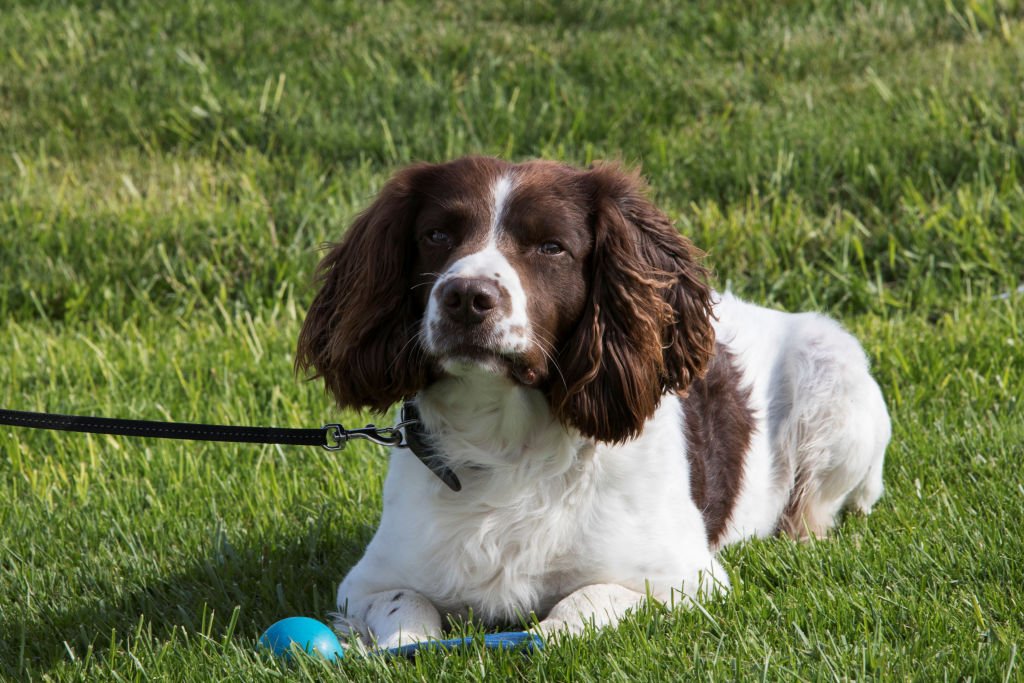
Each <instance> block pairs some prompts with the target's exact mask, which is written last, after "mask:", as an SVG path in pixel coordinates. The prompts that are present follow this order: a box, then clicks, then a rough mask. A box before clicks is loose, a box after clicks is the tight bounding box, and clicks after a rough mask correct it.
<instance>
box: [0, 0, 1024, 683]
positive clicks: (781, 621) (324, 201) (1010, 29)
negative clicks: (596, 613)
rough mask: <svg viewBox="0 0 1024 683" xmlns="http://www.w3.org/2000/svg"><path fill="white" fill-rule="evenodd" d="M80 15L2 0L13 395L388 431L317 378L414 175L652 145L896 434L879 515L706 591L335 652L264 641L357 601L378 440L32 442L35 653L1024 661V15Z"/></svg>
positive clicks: (175, 674)
mask: <svg viewBox="0 0 1024 683" xmlns="http://www.w3.org/2000/svg"><path fill="white" fill-rule="evenodd" d="M67 5H68V3H52V2H39V3H35V2H34V3H28V2H23V3H18V4H17V5H15V6H12V7H10V8H7V9H5V10H4V11H3V12H0V35H2V36H3V40H2V41H0V187H2V188H3V189H2V191H0V320H2V321H3V323H2V324H3V328H2V332H0V358H3V360H2V361H0V406H3V407H10V408H15V409H26V410H53V411H62V412H77V413H86V414H98V415H107V416H119V417H127V418H142V419H172V420H178V421H208V422H219V423H237V424H254V425H277V426H289V427H310V426H318V425H320V424H322V423H324V422H327V421H333V420H336V419H341V420H342V421H344V422H345V423H346V424H350V423H361V422H364V421H367V420H369V419H372V418H371V417H370V416H369V415H358V414H355V413H344V414H342V415H340V416H339V415H338V414H337V412H336V411H335V410H333V409H332V407H331V406H330V403H329V402H328V400H327V398H326V397H325V396H324V394H323V391H322V389H321V387H320V386H319V385H316V384H310V383H305V382H303V381H302V380H301V378H295V377H294V376H293V375H292V353H293V349H294V341H295V338H296V335H297V333H298V329H299V326H300V324H301V320H302V317H303V315H304V311H305V307H306V306H307V305H308V302H309V301H310V299H311V293H312V292H311V285H310V278H311V274H312V271H313V268H314V266H315V264H316V261H317V258H318V249H319V247H320V246H321V245H322V244H323V243H324V242H328V241H331V240H336V239H338V237H339V236H340V235H341V233H342V232H343V230H344V228H345V226H346V225H347V224H348V223H349V222H350V221H351V219H352V218H353V216H355V214H356V213H357V212H358V211H359V210H360V209H361V208H362V207H364V206H365V205H366V204H367V203H368V201H369V200H370V198H372V196H373V195H374V193H375V192H376V190H377V189H378V188H379V187H380V186H381V184H382V183H383V182H384V181H385V180H386V178H387V177H388V175H389V174H390V173H391V172H392V171H393V169H394V168H395V167H397V166H400V165H401V164H404V163H407V162H410V161H414V160H420V159H426V160H442V159H446V158H450V157H453V156H457V155H460V154H465V153H491V154H501V155H503V156H506V157H509V158H512V159H523V158H531V157H537V156H543V157H548V158H556V159H562V160H565V161H568V162H570V163H577V164H586V163H589V162H591V161H593V160H595V159H601V158H619V159H623V160H625V161H626V162H628V163H636V164H642V166H643V168H644V172H645V175H646V176H647V177H648V179H649V180H650V183H651V186H652V192H653V196H654V198H655V199H656V201H657V202H658V204H659V205H660V206H662V207H663V208H664V209H665V210H666V211H667V212H668V213H669V214H670V215H671V216H672V217H673V218H674V219H675V220H676V222H677V224H678V225H679V227H680V230H681V231H682V232H684V233H685V234H687V235H689V236H690V237H691V238H692V239H693V240H694V241H695V242H696V243H697V244H698V245H699V246H701V247H702V248H703V249H705V250H706V251H707V254H708V256H707V263H708V265H709V266H710V267H711V268H712V270H713V272H714V277H715V281H716V283H717V285H718V286H719V287H721V288H730V289H733V290H734V291H736V292H737V293H739V294H741V295H743V296H745V297H748V298H750V299H752V300H755V301H758V302H761V303H765V304H767V305H772V306H777V307H783V308H791V309H797V308H799V309H814V310H821V311H825V312H828V313H830V314H832V315H835V316H837V317H839V318H840V319H841V320H842V321H843V323H844V324H845V325H846V326H847V327H848V328H849V329H851V330H852V331H853V332H854V333H855V334H857V335H858V337H859V338H861V339H862V340H863V342H864V346H865V348H866V349H867V351H868V354H869V356H870V357H871V359H872V363H873V367H874V373H875V375H876V377H877V378H878V379H879V382H880V384H881V385H882V387H883V391H884V393H885V395H886V399H887V402H888V404H889V406H890V409H891V411H892V415H893V422H894V438H893V443H892V445H891V447H890V450H889V456H888V462H887V472H886V486H887V493H886V496H885V497H884V498H883V499H882V500H881V501H880V503H879V504H878V507H877V508H876V511H875V513H874V514H872V515H871V516H870V517H868V518H860V517H854V518H850V519H848V520H846V522H845V523H844V524H843V525H842V526H841V527H840V528H839V530H838V531H837V533H836V534H835V537H834V538H832V539H830V540H828V541H825V542H820V543H811V544H795V543H792V542H790V541H787V540H783V539H771V540H765V541H757V542H753V543H748V544H745V545H742V546H739V547H733V548H729V549H727V550H726V551H725V552H724V556H723V560H724V563H725V565H726V566H727V567H728V569H729V571H730V574H731V577H732V579H733V583H734V590H733V592H732V594H731V595H730V596H729V597H727V598H725V599H724V600H721V601H717V602H715V603H713V604H709V605H707V606H706V610H691V611H679V610H677V611H666V610H663V609H660V608H658V607H656V606H648V607H645V608H644V609H642V610H641V611H640V612H639V613H638V614H637V615H635V616H634V617H631V618H630V619H628V620H627V621H626V623H625V624H624V625H623V626H622V627H621V628H619V629H617V630H614V631H606V632H600V633H595V634H591V635H589V636H587V637H585V638H583V639H581V640H574V641H565V642H560V643H556V644H554V645H553V646H551V647H549V648H548V649H547V650H546V651H545V652H543V653H539V654H537V655H534V656H532V657H530V658H523V657H520V656H518V655H512V654H503V653H484V652H481V651H479V650H469V651H466V652H462V653H457V654H453V655H450V656H435V655H429V656H424V657H421V658H420V659H419V660H417V661H416V662H415V663H411V664H410V663H406V662H396V661H389V660H380V659H369V660H352V661H346V662H345V663H344V664H343V665H341V667H339V668H333V669H332V668H329V667H326V666H324V665H321V664H317V663H316V662H312V661H310V662H301V663H299V664H296V665H292V666H281V665H279V664H278V663H276V662H273V661H272V660H270V659H269V658H267V657H266V656H263V655H260V654H259V653H257V652H256V650H255V640H256V638H257V637H258V635H259V633H260V632H261V631H262V629H263V628H265V627H266V626H267V625H269V624H270V623H271V622H272V621H274V620H276V619H278V618H281V617H284V616H291V615H298V614H302V615H309V616H314V617H318V618H321V619H324V618H326V614H327V612H328V611H329V610H330V609H331V608H332V607H333V594H334V590H335V588H336V585H337V581H338V580H339V579H340V578H341V576H342V575H343V574H344V573H345V571H346V570H347V568H348V567H350V566H351V564H352V563H353V562H355V561H356V559H357V558H358V557H359V555H360V553H361V551H362V549H363V547H364V546H365V544H366V542H367V541H368V540H369V538H370V536H371V534H372V532H373V529H374V525H375V523H376V520H377V519H378V515H379V510H380V486H381V481H382V478H383V475H384V468H385V466H384V459H383V457H382V456H383V453H382V451H381V450H379V449H377V448H375V447H372V446H367V445H366V444H357V445H352V446H349V447H348V448H347V449H346V450H344V451H342V452H340V453H336V454H327V453H324V452H321V451H318V450H315V449H298V448H276V447H270V446H247V445H230V444H200V443H192V442H160V441H148V440H130V439H121V438H114V437H101V436H84V435H57V434H54V433H47V432H29V431H23V430H14V429H7V428H4V429H2V430H0V673H2V674H6V675H7V676H10V677H12V678H25V677H28V678H34V679H41V678H46V677H48V678H51V679H60V680H73V679H82V678H88V679H90V680H92V679H100V680H105V679H111V680H112V679H133V680H134V679H138V680H145V679H166V680H196V681H205V680H211V679H221V678H227V679H261V678H280V677H283V676H287V677H294V678H301V679H310V680H312V679H317V680H322V679H325V678H331V677H333V676H335V675H336V676H338V677H341V678H346V677H348V678H356V679H361V680H362V679H365V680H381V679H384V680H414V679H415V680H422V679H433V678H437V677H440V676H448V677H452V678H458V679H480V678H483V677H484V676H489V677H496V678H500V677H518V678H529V679H549V680H569V679H571V680H595V681H597V680H600V681H606V680H637V679H641V680H644V679H651V680H654V679H658V680H660V679H663V678H682V679H715V680H717V679H723V678H725V679H754V678H757V679H759V680H761V679H767V680H775V679H789V678H800V679H812V680H819V679H861V680H863V679H873V678H877V679H890V680H905V679H925V680H933V679H973V680H1016V679H1018V678H1020V675H1021V674H1020V671H1021V666H1022V664H1021V654H1020V650H1021V646H1022V644H1024V618H1022V617H1021V615H1022V614H1024V590H1022V585H1024V562H1022V558H1024V541H1022V539H1021V534H1020V533H1019V529H1021V528H1024V474H1022V471H1021V467H1020V463H1021V462H1022V461H1024V446H1022V444H1024V419H1022V417H1021V415H1022V406H1021V397H1022V396H1024V348H1022V345H1024V340H1022V334H1021V330H1022V329H1024V296H1022V295H1020V294H1013V292H1015V290H1016V289H1017V287H1018V286H1019V285H1020V284H1021V282H1022V281H1024V191H1022V189H1021V169H1022V163H1024V149H1022V145H1021V140H1022V139H1024V123H1022V122H1024V111H1022V104H1021V102H1022V100H1021V97H1020V74H1021V73H1022V70H1024V7H1022V6H1021V4H1020V3H1019V2H1015V1H1012V0H972V1H971V2H949V3H942V2H927V1H925V0H905V1H901V2H869V3H854V2H847V1H839V0H835V1H826V2H817V3H774V2H758V3H749V2H742V3H741V2H728V3H710V2H696V3H678V2H667V1H665V2H660V1H640V0H633V1H627V2H620V1H616V2H597V3H593V2H567V3H543V2H538V3H490V2H470V3H435V4H433V5H429V6H428V5H421V4H418V3H407V2H397V3H394V2H393V3H384V4H380V5H365V4H364V3H344V2H343V3H333V2H331V3H328V2H276V3H262V2H260V3H226V2H221V1H219V0H218V1H215V2H206V3H200V2H175V3H145V2H144V3H130V4H125V5H123V6H122V5H120V4H117V3H108V4H106V5H104V6H103V7H93V6H88V7H87V6H85V5H84V4H80V3H74V6H71V7H68V6H67ZM378 419H379V418H378ZM468 628H469V629H470V630H472V629H473V628H474V627H473V626H472V625H470V626H469V627H468Z"/></svg>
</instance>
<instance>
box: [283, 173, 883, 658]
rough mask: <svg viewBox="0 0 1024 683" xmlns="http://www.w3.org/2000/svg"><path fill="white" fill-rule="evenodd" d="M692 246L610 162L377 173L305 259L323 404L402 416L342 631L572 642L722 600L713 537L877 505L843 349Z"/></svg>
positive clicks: (310, 360) (797, 532)
mask: <svg viewBox="0 0 1024 683" xmlns="http://www.w3.org/2000/svg"><path fill="white" fill-rule="evenodd" d="M702 257H703V255H702V254H701V253H700V252H699V251H698V250H697V248H695V247H694V246H693V245H692V244H691V243H690V241H689V240H687V239H686V238H685V237H683V236H682V235H680V234H679V232H678V231H677V230H676V229H675V228H674V227H673V225H672V223H671V221H670V220H669V219H668V218H667V217H666V216H665V214H664V213H662V212H661V211H660V210H658V209H657V208H656V207H655V206H654V205H653V204H652V203H651V201H650V200H649V199H648V198H647V186H646V185H645V183H644V182H643V180H642V179H641V177H640V176H639V174H638V173H637V172H635V171H631V170H628V169H626V168H624V167H623V166H621V165H619V164H614V163H609V164H597V165H594V166H592V167H591V168H589V169H577V168H573V167H570V166H567V165H563V164H560V163H554V162H548V161H530V162H526V163H520V164H513V163H509V162H506V161H502V160H499V159H493V158H486V157H467V158H462V159H458V160H455V161H451V162H448V163H441V164H418V165H413V166H410V167H408V168H405V169H403V170H400V171H399V172H398V173H397V174H396V175H395V176H394V177H393V178H392V179H391V180H390V181H388V182H387V183H386V184H385V186H384V187H383V189H382V190H381V192H380V193H379V195H378V196H377V198H376V200H375V201H374V202H373V203H372V205H371V206H370V207H369V208H368V209H366V210H365V211H364V212H363V213H362V214H361V215H359V216H358V217H357V219H356V220H355V222H354V224H353V225H352V226H351V227H350V228H349V230H348V231H347V232H346V233H345V234H344V236H343V237H342V239H341V241H340V243H338V244H336V245H335V246H333V247H332V248H331V249H330V250H329V252H328V253H327V254H326V256H325V257H324V258H323V260H322V262H321V263H320V265H319V268H318V287H319V289H318V291H317V293H316V295H315V298H314V301H313V303H312V305H311V307H310V309H309V312H308V315H307V317H306V319H305V321H304V323H303V326H302V330H301V333H300V336H299V342H298V349H297V354H296V369H297V371H298V372H307V373H308V374H309V376H310V377H311V378H312V377H319V378H322V379H323V381H324V383H325V386H326V389H327V390H328V391H329V392H330V393H331V394H333V396H334V398H335V399H336V401H337V403H338V405H339V406H342V407H357V408H370V409H374V410H376V411H385V410H387V409H388V408H389V407H390V406H392V405H393V404H395V403H396V402H400V401H404V402H405V408H406V411H407V413H408V414H407V415H406V417H407V418H408V416H409V414H412V415H414V416H415V420H414V425H415V429H413V427H412V426H409V425H407V437H408V441H409V444H408V445H405V444H403V446H402V447H398V448H395V449H393V451H392V453H391V456H390V463H389V466H388V473H387V477H386V480H385V482H384V492H383V498H384V508H383V513H382V517H381V520H380V526H379V528H378V529H377V532H376V534H375V535H374V537H373V539H372V541H371V542H370V544H369V546H368V547H367V548H366V552H365V554H364V555H363V557H362V559H361V560H360V561H359V562H358V563H357V564H356V565H355V566H354V567H353V568H352V569H351V570H350V571H349V573H348V574H347V576H345V578H344V580H343V581H342V582H341V585H340V587H339V589H338V609H339V615H338V617H337V622H336V626H337V628H338V629H339V630H345V631H348V632H350V633H353V632H354V633H356V634H358V635H359V636H361V637H362V638H363V639H365V640H366V641H367V642H376V644H377V645H378V646H381V647H393V646H396V645H399V644H406V643H411V642H415V641H420V640H425V639H435V638H439V637H441V636H442V633H443V626H444V624H445V623H446V621H447V619H450V618H468V617H470V616H471V618H472V619H475V620H478V621H480V622H482V623H484V624H486V625H489V626H495V627H497V626H502V625H508V624H516V623H518V624H526V625H527V626H531V625H532V627H535V628H536V629H538V630H539V631H540V633H541V634H552V633H568V634H575V633H579V632H581V631H583V630H584V628H585V627H587V625H588V624H589V625H592V626H594V627H601V626H606V625H612V624H614V623H616V622H617V621H618V620H619V619H620V618H621V617H622V616H623V615H624V614H625V613H626V612H627V611H629V610H630V609H631V608H634V607H636V606H638V605H639V604H640V603H641V602H642V601H643V600H644V599H646V598H648V597H650V598H653V599H655V600H657V601H660V602H663V603H668V604H678V603H687V602H689V601H694V600H702V599H706V598H707V597H708V596H711V595H714V594H716V593H720V592H723V591H726V590H727V589H728V588H729V576H728V574H727V573H726V572H725V570H724V569H723V568H722V566H721V565H720V564H719V562H718V560H717V559H716V552H717V551H718V550H719V549H720V548H722V547H723V546H725V545H727V544H730V543H735V542H738V541H741V540H743V539H747V538H751V537H763V536H771V535H773V534H777V533H785V534H788V535H791V536H794V537H797V538H806V537H808V536H820V535H823V534H825V533H826V532H827V531H828V529H829V528H830V527H832V526H833V525H834V523H835V522H836V519H837V517H838V516H839V515H840V513H841V512H842V511H844V510H846V509H852V510H855V511H859V512H861V513H868V512H869V511H870V510H871V508H872V505H873V504H874V503H875V502H876V501H877V499H878V498H879V496H880V495H881V494H882V488H883V485H882V466H883V461H884V455H885V449H886V446H887V444H888V441H889V438H890V433H891V427H890V421H889V416H888V412H887V410H886V406H885V402H884V400H883V397H882V394H881V391H880V389H879V387H878V385H877V384H876V383H875V381H874V380H873V379H872V377H871V375H870V374H869V368H868V362H867V359H866V356H865V353H864V351H863V350H862V348H861V346H860V345H859V344H858V342H857V341H856V340H855V339H854V338H853V337H852V336H851V335H850V334H848V333H847V332H845V331H844V330H843V329H842V328H841V327H840V325H839V324H837V323H836V322H835V321H833V320H831V319H829V318H827V317H825V316H822V315H819V314H815V313H803V314H789V313H783V312H778V311H774V310H769V309H767V308H762V307H758V306H755V305H752V304H750V303H746V302H744V301H741V300H740V299H738V298H736V297H734V296H732V295H730V294H719V293H717V292H715V291H714V290H713V289H711V287H710V286H709V284H708V273H707V271H706V269H705V267H704V266H703V265H702ZM417 444H418V446H419V448H417ZM410 448H412V450H410ZM413 451H416V452H415V453H414V452H413ZM425 464H426V465H427V466H424V465H425ZM454 489H460V490H454Z"/></svg>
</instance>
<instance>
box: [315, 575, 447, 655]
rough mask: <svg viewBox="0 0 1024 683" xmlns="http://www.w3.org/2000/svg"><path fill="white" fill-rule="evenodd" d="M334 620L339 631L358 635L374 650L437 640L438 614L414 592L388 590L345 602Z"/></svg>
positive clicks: (432, 606)
mask: <svg viewBox="0 0 1024 683" xmlns="http://www.w3.org/2000/svg"><path fill="white" fill-rule="evenodd" d="M343 609H344V612H343V613H341V614H339V615H338V616H337V617H336V618H335V628H336V629H338V630H340V631H347V632H351V631H353V630H355V631H357V632H359V634H360V635H361V636H363V637H364V638H366V639H367V640H369V641H370V643H371V644H375V645H376V647H381V648H389V647H396V646H398V645H408V644H409V643H415V642H417V641H420V640H430V639H432V638H434V639H437V638H440V637H441V614H440V613H439V612H438V611H437V608H436V607H434V605H433V604H432V603H431V602H430V601H429V600H427V599H426V598H425V597H423V596H422V595H420V594H419V593H417V592H416V591H414V590H408V589H405V590H402V589H399V590H389V591H382V592H380V593H371V594H369V595H366V596H362V597H359V598H355V599H351V598H350V599H349V600H348V601H347V604H346V605H345V606H343Z"/></svg>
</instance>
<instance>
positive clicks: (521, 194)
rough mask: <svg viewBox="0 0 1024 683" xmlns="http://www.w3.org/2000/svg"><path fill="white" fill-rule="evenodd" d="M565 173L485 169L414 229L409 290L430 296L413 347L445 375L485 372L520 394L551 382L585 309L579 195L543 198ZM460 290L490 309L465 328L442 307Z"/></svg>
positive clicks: (445, 194)
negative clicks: (414, 276) (514, 385)
mask: <svg viewBox="0 0 1024 683" xmlns="http://www.w3.org/2000/svg"><path fill="white" fill-rule="evenodd" d="M572 173H575V171H573V170H571V169H566V168H563V167H556V166H553V165H546V164H543V165H537V166H531V165H523V166H511V165H508V166H505V167H488V168H487V169H486V171H485V172H482V173H480V175H477V176H475V177H473V178H472V182H467V181H466V179H465V178H463V179H462V182H459V183H454V182H453V183H450V184H447V185H445V186H442V187H439V188H438V189H437V190H436V192H432V193H431V195H430V202H429V204H428V205H427V206H425V207H424V208H423V209H421V212H420V215H419V217H418V219H417V227H416V235H417V249H418V262H417V267H418V269H421V270H420V272H419V273H418V275H419V277H420V278H421V280H420V282H419V283H418V284H417V285H416V286H415V287H416V288H420V287H422V288H429V295H428V296H427V297H426V300H425V301H424V303H423V306H424V314H423V318H422V320H421V321H420V330H419V333H420V339H421V342H422V346H423V349H424V351H425V352H426V354H427V356H428V357H430V358H432V359H433V361H434V362H435V364H436V366H437V367H439V368H440V369H441V370H443V371H444V372H445V373H447V374H449V375H454V376H465V375H466V374H467V373H470V372H477V371H480V370H484V371H486V372H490V373H492V374H499V375H508V376H510V377H511V378H513V379H514V380H515V381H517V382H519V383H520V384H524V385H527V386H537V385H539V384H540V383H541V382H542V381H543V380H544V379H545V378H546V377H547V376H548V375H549V372H550V371H551V367H550V365H551V361H552V357H553V355H554V353H555V348H554V346H555V342H556V341H557V340H558V339H559V337H560V336H561V334H563V333H564V331H565V327H566V326H567V325H568V324H570V323H572V322H574V321H575V320H576V319H577V318H578V316H579V311H580V309H581V307H582V305H583V302H584V300H585V296H586V291H587V282H586V279H585V277H584V263H585V261H586V257H587V255H588V253H589V251H590V248H591V243H592V239H593V238H592V234H591V231H590V229H589V227H588V225H587V224H586V214H587V207H586V205H585V201H586V199H585V197H584V196H583V194H582V193H580V194H578V195H571V196H567V195H566V193H564V192H563V193H562V194H556V193H554V192H552V190H551V188H552V185H553V184H552V183H551V182H550V177H551V176H552V175H554V174H561V175H563V176H568V175H570V174H572ZM555 187H557V184H556V185H555ZM552 207H554V208H552ZM460 283H462V284H461V287H462V288H463V289H464V290H465V291H466V292H468V293H467V294H465V296H466V297H471V296H473V294H474V292H478V291H486V292H487V296H488V305H492V304H493V306H492V307H491V308H490V309H489V310H488V311H487V312H486V313H483V312H481V313H479V314H478V315H474V316H470V317H471V318H472V319H468V318H467V317H466V316H464V315H462V314H460V313H459V311H458V310H453V308H452V307H451V306H450V305H446V304H445V300H446V297H448V296H451V288H453V287H456V288H457V287H459V286H460Z"/></svg>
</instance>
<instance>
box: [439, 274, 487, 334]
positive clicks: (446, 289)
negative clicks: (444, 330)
mask: <svg viewBox="0 0 1024 683" xmlns="http://www.w3.org/2000/svg"><path fill="white" fill-rule="evenodd" d="M439 295H440V297H441V306H442V307H443V308H444V311H445V313H447V314H448V316H449V317H450V318H451V319H452V320H454V321H456V322H460V323H462V324H463V325H478V324H480V323H482V322H483V321H484V319H485V318H486V317H487V315H488V314H489V313H490V312H491V311H493V310H494V309H495V308H497V307H498V302H499V301H500V300H501V292H500V291H499V290H498V287H497V285H495V284H494V283H493V282H491V281H490V280H484V279H482V278H465V277H459V278H454V279H452V280H450V281H448V282H446V283H445V284H444V286H443V287H442V288H441V291H440V292H439Z"/></svg>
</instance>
